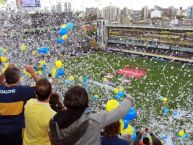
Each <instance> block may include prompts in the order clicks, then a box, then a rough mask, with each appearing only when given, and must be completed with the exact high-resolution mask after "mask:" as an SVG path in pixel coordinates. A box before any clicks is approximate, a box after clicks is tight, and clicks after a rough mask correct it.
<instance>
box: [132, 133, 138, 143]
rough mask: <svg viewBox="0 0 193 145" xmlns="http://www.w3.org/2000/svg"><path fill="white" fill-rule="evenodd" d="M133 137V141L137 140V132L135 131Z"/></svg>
mask: <svg viewBox="0 0 193 145" xmlns="http://www.w3.org/2000/svg"><path fill="white" fill-rule="evenodd" d="M131 137H132V140H133V141H135V140H137V135H136V133H133V134H132V136H131Z"/></svg>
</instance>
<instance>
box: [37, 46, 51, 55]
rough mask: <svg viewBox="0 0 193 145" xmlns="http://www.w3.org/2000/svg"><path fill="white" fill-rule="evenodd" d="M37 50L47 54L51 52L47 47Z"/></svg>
mask: <svg viewBox="0 0 193 145" xmlns="http://www.w3.org/2000/svg"><path fill="white" fill-rule="evenodd" d="M37 52H38V53H40V54H47V53H48V52H49V48H47V47H42V48H38V49H37Z"/></svg>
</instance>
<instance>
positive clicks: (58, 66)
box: [55, 60, 63, 68]
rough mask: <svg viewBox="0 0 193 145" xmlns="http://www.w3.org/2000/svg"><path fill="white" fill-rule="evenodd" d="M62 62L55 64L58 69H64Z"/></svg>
mask: <svg viewBox="0 0 193 145" xmlns="http://www.w3.org/2000/svg"><path fill="white" fill-rule="evenodd" d="M62 65H63V64H62V61H61V60H57V61H56V62H55V66H56V67H57V68H61V67H62Z"/></svg>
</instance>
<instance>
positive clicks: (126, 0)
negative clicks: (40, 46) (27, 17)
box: [41, 0, 193, 9]
mask: <svg viewBox="0 0 193 145" xmlns="http://www.w3.org/2000/svg"><path fill="white" fill-rule="evenodd" d="M41 1H42V6H49V5H51V4H54V3H57V2H65V1H66V0H41ZM68 1H69V2H71V3H72V7H73V8H74V9H85V8H86V7H104V6H107V5H110V3H111V4H112V5H115V6H118V7H124V6H126V7H128V8H131V9H141V8H142V7H143V6H149V7H150V8H152V7H153V6H154V5H159V6H161V7H169V6H175V7H176V8H179V7H180V6H182V7H183V8H184V9H186V8H188V7H189V6H191V5H193V0H68Z"/></svg>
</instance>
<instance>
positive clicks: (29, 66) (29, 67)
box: [25, 65, 40, 82]
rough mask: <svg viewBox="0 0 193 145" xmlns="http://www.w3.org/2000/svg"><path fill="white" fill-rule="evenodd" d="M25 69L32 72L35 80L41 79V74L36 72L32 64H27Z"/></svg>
mask: <svg viewBox="0 0 193 145" xmlns="http://www.w3.org/2000/svg"><path fill="white" fill-rule="evenodd" d="M25 70H26V71H27V72H28V73H30V74H31V76H32V78H33V79H34V80H35V82H37V81H39V80H40V76H39V75H38V74H36V73H35V71H34V69H33V67H32V66H31V65H26V66H25Z"/></svg>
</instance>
